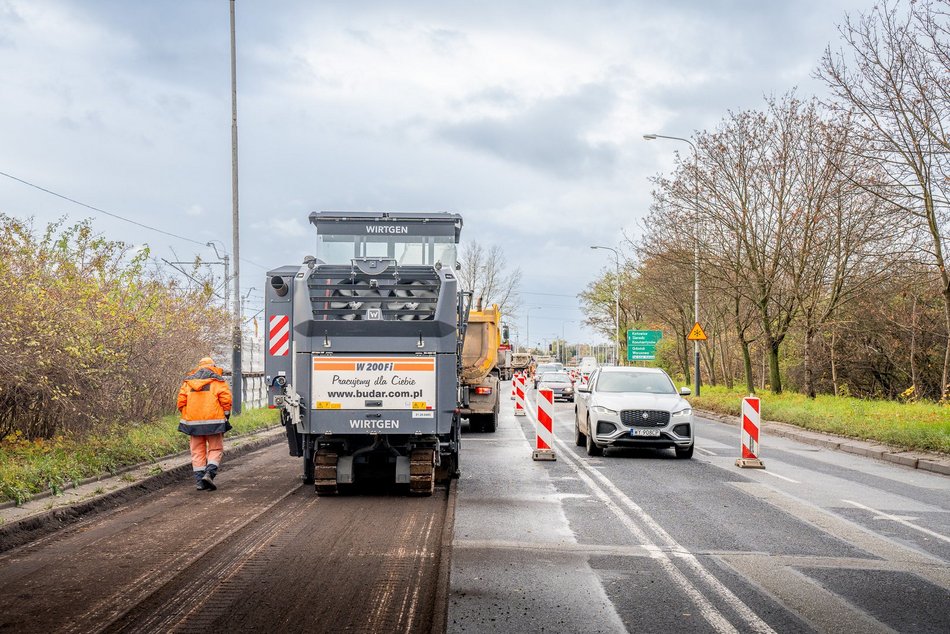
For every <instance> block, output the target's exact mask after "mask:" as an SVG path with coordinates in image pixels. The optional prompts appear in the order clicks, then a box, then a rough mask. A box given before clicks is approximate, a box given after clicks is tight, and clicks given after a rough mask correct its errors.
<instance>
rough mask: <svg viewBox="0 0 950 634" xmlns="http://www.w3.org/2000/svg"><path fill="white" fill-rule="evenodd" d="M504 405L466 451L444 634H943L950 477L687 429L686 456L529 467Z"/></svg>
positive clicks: (563, 436) (576, 452)
mask: <svg viewBox="0 0 950 634" xmlns="http://www.w3.org/2000/svg"><path fill="white" fill-rule="evenodd" d="M511 409H512V407H511V405H510V401H509V402H507V403H505V407H504V408H503V415H502V418H501V421H500V425H499V429H498V432H496V433H495V434H481V435H478V434H470V435H466V436H465V437H464V456H465V460H464V465H463V477H462V479H461V481H460V482H459V488H458V503H457V509H456V521H455V539H454V542H453V548H454V553H453V566H452V588H451V594H450V600H449V618H448V625H449V627H448V629H449V631H452V632H470V631H479V632H480V631H496V632H507V631H519V632H542V631H545V632H550V631H557V632H562V631H564V632H566V631H578V632H619V631H624V630H627V631H663V632H680V631H681V632H704V631H718V632H735V631H739V632H746V631H753V632H755V631H757V632H769V631H776V632H792V631H794V632H808V631H817V632H831V631H836V632H837V631H862V632H888V631H898V632H947V631H950V478H948V477H947V476H943V475H939V474H935V473H931V472H926V471H921V470H915V469H912V468H909V467H903V466H898V465H895V464H890V463H886V462H882V461H880V460H875V459H871V458H867V457H863V456H858V455H853V454H848V453H842V452H840V451H832V450H828V449H824V448H821V447H817V446H814V445H810V444H803V443H800V442H797V441H795V440H791V439H788V438H779V437H768V436H763V438H762V447H763V449H762V456H761V457H762V458H763V460H764V462H765V464H766V469H765V470H750V469H739V468H737V467H735V465H734V462H735V459H736V457H738V442H739V438H738V436H739V432H738V428H737V427H736V426H730V425H726V424H723V423H720V422H714V421H711V420H704V419H701V418H697V420H696V427H697V451H696V453H695V454H694V457H693V459H691V460H678V459H676V458H675V457H674V453H673V451H672V450H650V449H643V450H635V449H626V450H614V451H609V452H608V453H607V455H606V456H604V457H598V458H592V457H588V456H587V455H586V454H585V453H584V450H583V448H580V447H575V446H574V442H573V424H574V423H573V420H574V418H573V405H572V404H570V403H567V404H558V405H556V407H555V435H556V437H557V444H556V447H555V449H556V451H557V454H558V460H557V461H556V462H534V461H532V460H531V448H532V444H531V443H530V442H529V441H528V439H529V438H530V439H531V440H532V441H533V435H534V420H533V419H532V418H529V417H525V418H521V419H516V418H515V417H514V416H513V415H512V413H511Z"/></svg>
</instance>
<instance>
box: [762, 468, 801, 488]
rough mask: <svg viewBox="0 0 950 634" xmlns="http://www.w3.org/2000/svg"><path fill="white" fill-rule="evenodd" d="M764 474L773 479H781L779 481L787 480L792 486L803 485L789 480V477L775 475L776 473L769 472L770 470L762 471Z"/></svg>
mask: <svg viewBox="0 0 950 634" xmlns="http://www.w3.org/2000/svg"><path fill="white" fill-rule="evenodd" d="M762 473H766V474H768V475H770V476H772V477H773V478H779V479H782V480H785V481H786V482H791V483H792V484H801V482H799V481H798V480H792V479H791V478H789V477H787V476H783V475H779V474H777V473H775V472H773V471H769V470H767V469H762Z"/></svg>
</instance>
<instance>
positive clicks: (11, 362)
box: [0, 214, 227, 440]
mask: <svg viewBox="0 0 950 634" xmlns="http://www.w3.org/2000/svg"><path fill="white" fill-rule="evenodd" d="M148 263H149V252H148V250H147V249H141V250H133V249H132V248H131V247H130V245H127V244H125V243H122V242H117V241H112V240H107V239H105V238H103V237H102V236H101V235H98V234H96V233H95V232H94V231H93V230H92V228H91V226H90V223H89V222H88V221H86V222H80V223H78V224H75V225H72V226H64V224H63V223H62V222H57V223H52V224H50V225H48V226H46V227H45V228H44V230H42V231H37V230H36V228H35V227H34V226H33V223H32V221H23V220H20V219H16V218H12V217H10V216H7V215H3V214H0V439H2V438H4V437H6V436H7V435H9V434H12V433H13V432H19V435H20V436H21V437H23V438H25V439H28V440H34V439H37V438H52V437H54V436H56V435H61V434H71V433H83V432H88V431H91V430H97V429H104V428H106V427H108V426H109V425H112V424H116V423H129V422H135V421H151V420H154V419H156V418H158V417H160V416H161V415H163V414H167V413H169V412H170V411H173V410H174V394H175V391H176V389H177V387H178V385H179V384H180V382H181V378H182V376H183V375H184V373H185V372H187V370H188V369H189V368H190V367H192V366H193V365H194V364H195V362H196V361H197V360H198V358H200V357H201V356H203V355H204V354H207V353H208V352H209V351H210V350H212V349H214V348H215V347H216V346H217V345H219V344H220V343H221V341H222V340H223V337H224V335H225V332H226V327H227V316H226V315H224V314H223V312H222V311H221V309H220V307H217V306H215V305H214V303H213V295H212V292H211V289H210V288H209V287H207V286H205V285H200V284H190V285H185V284H182V283H179V282H176V281H174V280H171V279H166V278H165V277H164V276H163V275H162V274H161V272H160V271H159V270H157V269H156V270H150V269H149V267H148Z"/></svg>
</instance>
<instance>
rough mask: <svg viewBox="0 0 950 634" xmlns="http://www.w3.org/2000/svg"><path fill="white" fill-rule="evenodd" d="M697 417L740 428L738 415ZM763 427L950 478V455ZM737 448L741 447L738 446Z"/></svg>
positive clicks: (767, 424)
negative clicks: (949, 476)
mask: <svg viewBox="0 0 950 634" xmlns="http://www.w3.org/2000/svg"><path fill="white" fill-rule="evenodd" d="M693 411H694V412H695V413H696V414H697V415H698V416H700V417H702V418H707V419H709V420H712V421H715V422H717V423H723V424H726V425H732V426H734V427H738V426H739V417H738V416H726V415H723V414H718V413H716V412H711V411H709V410H700V409H695V410H693ZM762 427H763V429H764V430H765V432H766V433H767V434H772V435H774V436H781V437H783V438H790V439H792V440H797V441H798V442H802V443H805V444H807V445H815V446H817V447H823V448H825V449H831V450H834V451H843V452H845V453H852V454H856V455H858V456H866V457H868V458H875V459H877V460H883V461H885V462H891V463H893V464H898V465H901V466H904V467H910V468H911V469H920V470H921V471H930V472H932V473H937V474H940V475H950V456H945V455H943V454H939V453H931V452H927V451H907V450H906V449H902V448H900V447H891V446H889V445H882V444H880V443H876V442H869V441H865V440H857V439H855V438H848V437H846V436H836V435H834V434H828V433H825V432H819V431H811V430H807V429H802V428H800V427H796V426H794V425H789V424H788V423H780V422H778V421H771V420H768V421H762ZM737 446H738V445H737Z"/></svg>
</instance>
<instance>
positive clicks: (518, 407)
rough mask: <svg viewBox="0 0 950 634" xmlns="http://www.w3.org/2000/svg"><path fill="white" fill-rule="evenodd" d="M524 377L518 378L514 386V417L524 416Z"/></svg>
mask: <svg viewBox="0 0 950 634" xmlns="http://www.w3.org/2000/svg"><path fill="white" fill-rule="evenodd" d="M524 415H525V413H524V375H522V376H519V377H518V383H517V384H516V385H515V416H524Z"/></svg>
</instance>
